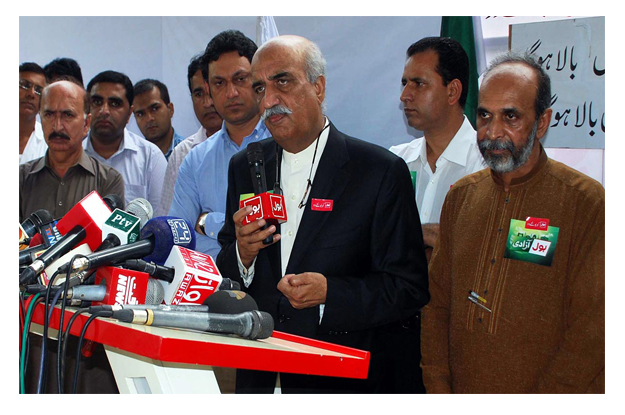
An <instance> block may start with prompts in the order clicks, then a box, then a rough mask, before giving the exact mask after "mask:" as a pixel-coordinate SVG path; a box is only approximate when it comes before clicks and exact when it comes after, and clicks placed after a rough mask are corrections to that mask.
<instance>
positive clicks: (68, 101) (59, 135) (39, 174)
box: [20, 81, 124, 393]
mask: <svg viewBox="0 0 625 415" xmlns="http://www.w3.org/2000/svg"><path fill="white" fill-rule="evenodd" d="M88 112H89V106H88V101H87V100H86V92H85V90H84V88H83V87H82V86H80V85H78V84H76V83H73V82H70V81H58V82H54V83H52V84H50V85H48V86H47V87H46V88H45V89H44V90H43V93H42V95H41V111H40V116H41V124H42V128H43V132H44V137H45V140H46V143H47V144H48V151H47V153H46V155H45V156H44V157H41V158H39V159H36V160H33V161H31V162H29V163H26V164H23V165H21V166H20V222H21V221H22V220H24V218H26V217H28V215H29V214H30V213H32V212H34V211H35V210H37V209H46V210H48V211H49V212H50V213H51V214H52V216H53V217H54V218H55V219H58V218H60V217H62V216H63V215H65V213H67V212H68V211H69V210H70V209H71V208H72V207H73V206H74V205H75V204H76V203H77V202H79V201H80V200H81V199H82V198H83V197H84V196H86V195H87V194H89V192H91V191H92V190H96V191H97V192H98V193H99V194H100V195H101V196H106V195H108V194H112V193H114V194H117V195H118V196H119V197H121V199H122V200H124V181H123V179H122V176H121V175H120V174H119V173H118V172H117V171H116V170H115V169H113V168H112V167H109V166H105V165H104V164H102V163H100V162H98V161H97V160H95V159H94V158H92V157H89V156H88V155H87V154H85V153H84V152H83V148H82V139H83V137H85V136H86V135H87V132H88V131H89V125H90V120H91V116H90V115H89V114H88ZM41 343H42V341H41V336H38V335H35V334H32V333H31V334H30V335H29V344H30V346H29V353H28V356H29V357H28V370H27V375H26V382H25V383H26V392H27V393H34V392H36V391H38V377H39V376H38V375H39V370H40V369H39V367H40V366H39V365H40V359H41V349H42V346H41ZM67 347H68V353H67V356H68V357H67V358H66V362H65V365H66V373H72V374H73V373H74V367H75V364H76V361H75V358H74V357H73V356H75V355H76V347H77V340H76V337H73V336H70V339H69V341H68V346H67ZM56 350H57V343H56V341H54V340H48V353H49V357H48V359H49V360H48V362H56V360H57V354H56ZM79 379H80V382H79V384H78V388H77V391H78V392H79V393H117V392H118V389H117V385H116V383H115V378H114V376H113V372H112V371H111V368H110V365H109V363H108V360H107V358H106V355H105V352H104V348H103V346H102V345H101V344H96V346H95V348H94V350H93V356H92V357H91V358H89V359H87V360H86V361H85V362H83V363H82V364H81V366H80V370H79ZM72 381H73V376H66V377H65V383H64V390H69V389H70V388H71V382H72ZM45 385H46V387H45V392H48V393H56V392H57V390H58V385H57V376H56V364H48V365H47V375H46V383H45Z"/></svg>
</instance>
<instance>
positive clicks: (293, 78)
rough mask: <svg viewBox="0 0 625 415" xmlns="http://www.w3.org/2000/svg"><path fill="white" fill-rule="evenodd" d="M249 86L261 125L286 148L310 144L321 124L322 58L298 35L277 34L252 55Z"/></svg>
mask: <svg viewBox="0 0 625 415" xmlns="http://www.w3.org/2000/svg"><path fill="white" fill-rule="evenodd" d="M252 88H253V89H254V91H255V92H256V97H257V99H258V102H259V105H260V111H261V114H262V116H263V119H264V121H265V125H266V126H267V128H268V129H269V131H270V132H271V133H272V136H273V138H274V140H276V141H277V142H278V144H280V145H281V146H282V147H283V148H284V149H285V150H286V151H288V152H291V153H298V152H300V151H302V150H304V149H305V148H306V147H308V145H310V144H311V143H312V142H313V141H314V140H315V139H316V138H317V136H318V135H319V132H320V131H321V129H322V128H323V125H324V116H323V110H324V108H323V101H324V99H325V59H323V55H322V54H321V51H319V48H318V47H317V46H316V45H315V44H314V43H313V42H311V41H310V40H308V39H305V38H303V37H300V36H279V37H275V38H273V39H271V40H269V41H268V42H267V43H265V44H263V45H262V46H261V47H260V48H259V49H258V51H257V52H256V54H255V55H254V58H253V59H252Z"/></svg>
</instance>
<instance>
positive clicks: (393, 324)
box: [217, 124, 429, 392]
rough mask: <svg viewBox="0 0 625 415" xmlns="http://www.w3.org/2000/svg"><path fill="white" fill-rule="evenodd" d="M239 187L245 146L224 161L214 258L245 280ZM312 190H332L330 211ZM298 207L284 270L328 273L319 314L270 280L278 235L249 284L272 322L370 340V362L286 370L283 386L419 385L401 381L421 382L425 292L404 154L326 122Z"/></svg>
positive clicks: (271, 153) (269, 162)
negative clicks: (362, 377) (361, 377)
mask: <svg viewBox="0 0 625 415" xmlns="http://www.w3.org/2000/svg"><path fill="white" fill-rule="evenodd" d="M261 144H262V146H263V149H264V155H265V169H266V175H267V183H268V185H269V187H271V185H270V183H273V182H274V180H275V176H276V144H275V142H274V141H273V139H267V140H264V141H262V142H261ZM245 193H253V186H252V179H251V174H250V170H249V167H248V164H247V158H246V152H245V151H242V152H240V153H238V154H236V155H235V156H233V157H232V159H231V161H230V166H229V173H228V200H227V206H226V221H225V224H224V226H223V228H222V229H221V232H220V233H219V242H220V244H221V245H222V250H221V252H220V254H219V256H218V258H217V265H218V267H219V269H220V271H221V273H222V274H223V276H224V277H228V278H231V279H233V280H236V281H239V282H240V283H241V286H242V287H243V286H244V284H243V282H242V280H241V278H240V275H239V269H238V266H237V257H236V250H235V245H236V237H235V229H234V222H233V220H232V216H233V214H234V213H235V212H236V211H237V210H239V198H240V195H241V194H245ZM312 199H331V200H332V201H333V209H332V211H330V212H326V211H313V210H312V209H311V201H312ZM304 209H305V211H304V214H303V216H302V220H301V223H300V226H299V228H298V231H297V235H296V239H295V244H294V246H293V250H292V253H291V257H290V258H289V263H288V265H287V271H286V272H287V274H289V273H294V274H298V273H302V272H319V273H321V274H323V275H324V276H325V277H326V278H327V287H328V289H327V299H326V303H325V310H324V313H323V318H322V320H321V323H320V324H319V307H318V306H317V307H313V308H309V309H304V310H296V309H294V308H293V307H292V306H291V305H290V303H289V301H288V300H287V299H286V297H284V295H282V293H280V292H279V291H278V289H277V288H276V287H277V284H278V282H279V281H280V279H281V278H282V272H281V258H280V242H278V243H276V244H274V245H271V246H269V247H267V248H264V249H262V250H261V251H260V252H259V255H258V256H257V258H256V263H255V274H254V279H253V281H252V283H251V285H250V286H249V287H248V288H247V289H246V291H247V292H248V293H249V294H250V295H251V296H252V297H253V298H254V299H255V300H256V302H257V303H258V306H259V308H260V310H263V311H266V312H268V313H270V314H271V315H272V316H273V318H274V321H275V329H276V330H279V331H284V332H287V333H292V334H297V335H301V336H305V337H309V338H314V339H319V340H323V341H328V342H331V343H336V344H341V345H346V346H350V347H355V348H359V349H363V350H368V351H370V352H371V363H370V370H369V377H368V380H367V381H349V380H345V379H342V380H340V381H339V380H337V379H331V378H324V379H313V380H312V381H311V380H310V378H320V377H310V376H308V377H301V376H296V375H285V374H283V375H281V383H282V389H283V391H288V390H289V388H291V387H293V389H291V390H293V391H297V392H306V391H324V392H328V391H330V392H331V391H350V392H351V391H354V392H355V391H365V392H375V391H380V392H382V391H384V392H397V391H399V392H401V391H404V392H417V391H419V387H418V386H419V385H415V388H411V387H410V385H406V386H401V385H404V384H405V383H419V384H420V377H421V376H420V369H419V367H418V366H419V360H420V350H419V328H418V327H414V322H412V319H413V318H414V316H415V315H417V313H418V311H419V310H420V309H421V308H422V307H423V306H424V305H425V304H427V302H428V301H429V293H428V279H427V278H428V277H427V261H426V258H425V254H424V246H423V237H422V233H421V223H420V221H419V214H418V211H417V207H416V203H415V199H414V190H413V188H412V182H411V179H410V173H409V171H408V168H407V166H406V164H405V162H404V161H403V160H402V159H401V158H399V157H397V156H395V155H394V154H392V153H391V152H389V151H387V150H386V149H384V148H382V147H379V146H377V145H374V144H371V143H367V142H364V141H361V140H358V139H355V138H352V137H349V136H346V135H344V134H342V133H341V132H339V131H338V130H336V128H335V127H334V126H333V125H332V124H331V125H330V132H329V136H328V142H327V144H326V147H325V149H324V151H323V154H322V155H321V158H320V159H319V167H318V169H317V172H316V174H315V177H314V180H313V186H312V189H311V190H310V195H309V196H308V200H307V203H306V206H305V208H304ZM288 214H289V212H287V216H288ZM277 232H278V233H279V232H280V230H279V229H278V231H277ZM410 325H413V326H412V327H411V328H410V327H407V326H410ZM408 372H418V373H408ZM237 376H239V375H237ZM291 378H294V380H293V379H291ZM307 378H309V379H307ZM417 378H418V379H417ZM291 380H293V381H291ZM343 381H344V382H343ZM328 382H329V383H328ZM328 384H329V386H328ZM272 386H273V385H272Z"/></svg>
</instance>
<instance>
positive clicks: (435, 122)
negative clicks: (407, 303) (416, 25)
mask: <svg viewBox="0 0 625 415" xmlns="http://www.w3.org/2000/svg"><path fill="white" fill-rule="evenodd" d="M406 57H407V60H406V64H405V66H404V74H403V75H402V85H403V91H402V93H401V96H400V100H401V102H402V103H403V105H404V113H405V115H406V119H407V121H408V125H410V126H411V127H413V128H416V129H418V130H421V131H423V137H420V138H417V139H415V140H412V141H411V142H410V143H406V144H400V145H397V146H393V147H391V148H390V150H391V151H392V152H393V153H395V154H397V155H398V156H400V157H401V158H403V159H404V160H405V161H406V163H407V164H408V168H409V169H410V171H411V174H412V175H413V184H414V187H415V199H416V201H417V207H418V208H419V215H420V217H421V224H422V229H423V241H424V243H425V246H426V254H427V257H428V259H429V257H430V254H431V253H432V248H433V247H434V246H436V240H437V238H438V230H439V225H438V221H439V217H440V213H441V208H442V206H443V201H444V200H445V195H446V194H447V192H448V191H449V189H450V187H451V186H452V185H453V184H454V183H455V182H456V181H457V180H458V179H460V178H462V177H464V176H466V175H467V174H470V173H473V172H476V171H478V170H481V169H483V168H484V167H486V166H485V165H484V164H483V160H482V156H481V155H480V152H479V150H478V148H477V143H476V140H475V130H474V129H473V127H472V126H471V123H470V122H469V120H468V119H467V117H466V116H464V114H463V111H464V106H465V103H466V100H467V93H468V89H469V58H468V57H467V54H466V52H465V51H464V49H463V48H462V46H461V45H460V43H458V42H457V41H455V40H454V39H451V38H441V37H428V38H423V39H421V40H419V41H418V42H416V43H413V44H412V45H411V46H410V47H409V48H408V51H407V52H406ZM415 175H416V177H414V176H415Z"/></svg>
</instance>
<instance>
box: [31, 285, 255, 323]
mask: <svg viewBox="0 0 625 415" xmlns="http://www.w3.org/2000/svg"><path fill="white" fill-rule="evenodd" d="M224 280H225V279H224ZM35 292H39V291H35ZM123 309H132V310H161V311H189V312H204V313H208V312H209V311H210V312H213V313H217V314H239V313H243V312H245V311H253V310H258V305H257V304H256V301H254V299H253V298H252V297H251V296H249V295H247V294H246V293H244V292H242V291H217V292H216V293H215V294H214V295H212V296H210V297H209V298H208V299H206V300H205V301H204V304H201V305H199V304H187V305H171V304H158V305H154V304H148V303H146V304H121V305H119V304H117V305H99V306H91V307H90V308H89V313H91V314H94V313H96V312H98V311H114V310H123Z"/></svg>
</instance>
